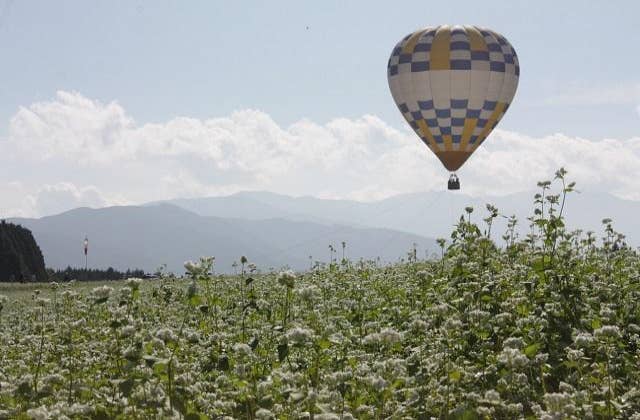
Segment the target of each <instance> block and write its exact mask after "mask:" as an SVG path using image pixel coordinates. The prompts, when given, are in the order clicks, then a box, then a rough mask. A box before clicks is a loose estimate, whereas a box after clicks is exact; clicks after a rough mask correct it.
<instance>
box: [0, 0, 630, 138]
mask: <svg viewBox="0 0 640 420" xmlns="http://www.w3.org/2000/svg"><path fill="white" fill-rule="evenodd" d="M0 4H1V6H0V13H2V15H1V17H0V19H1V20H0V51H2V52H3V54H2V55H3V65H2V69H1V70H0V72H1V73H0V74H2V79H3V80H4V83H2V86H1V87H0V95H1V96H0V97H1V98H2V100H1V101H0V121H5V122H6V121H8V119H9V118H10V117H11V116H12V115H13V114H14V113H15V112H16V110H17V108H18V107H19V106H24V105H28V104H31V103H33V102H35V101H41V100H47V99H50V98H52V97H53V96H54V95H55V92H56V91H57V90H65V91H76V92H80V93H82V94H83V95H85V96H86V97H89V98H92V99H96V100H99V101H101V102H110V101H112V100H117V101H118V102H119V103H120V104H121V105H122V106H123V107H125V108H126V109H127V111H128V113H129V114H130V115H131V116H132V117H133V118H134V119H135V120H136V122H138V123H145V122H154V121H165V120H167V119H169V118H172V117H175V116H191V117H196V118H208V117H214V116H224V115H228V114H230V113H231V112H232V111H234V110H240V109H245V108H253V109H259V110H262V111H264V112H267V113H268V114H270V115H271V116H272V117H273V118H274V120H275V121H276V122H278V123H279V124H283V125H288V124H290V123H292V122H294V121H297V120H299V119H301V118H309V119H311V120H313V121H317V122H320V123H322V122H326V121H328V120H330V119H331V118H336V117H347V118H355V117H359V116H361V115H363V114H373V115H376V116H379V117H380V118H382V119H383V120H384V121H387V122H388V123H389V124H391V125H393V126H396V127H400V126H402V124H404V121H403V120H401V117H400V115H399V114H398V112H397V110H396V108H395V107H394V105H393V102H392V100H391V98H390V95H389V92H388V89H387V84H386V73H385V71H386V68H385V67H386V60H387V58H388V55H389V53H390V51H391V49H392V47H393V45H394V44H395V42H396V41H397V40H398V39H399V38H400V37H402V36H403V35H404V34H406V33H408V32H410V31H412V30H414V29H416V28H419V27H423V26H429V25H436V24H440V23H469V24H478V25H483V26H487V27H490V28H492V29H494V30H496V31H498V32H500V33H502V34H503V35H505V36H506V37H507V38H508V39H509V40H510V41H511V43H512V44H513V45H514V47H515V48H516V51H517V52H518V54H519V57H520V62H521V66H522V75H521V79H520V86H519V90H518V93H517V96H516V99H515V100H514V104H513V107H512V108H511V110H510V112H509V113H508V115H507V116H506V117H505V119H504V120H503V122H502V123H501V127H502V128H504V129H510V130H517V131H519V132H523V133H526V134H528V135H535V136H539V135H546V134H551V133H556V132H561V133H564V134H567V135H574V136H582V137H587V138H591V139H598V138H602V137H615V138H626V137H631V136H633V135H637V134H638V129H639V128H640V115H639V114H638V110H637V109H636V108H637V106H638V105H640V97H639V96H640V92H639V91H638V90H640V88H639V87H638V85H639V84H640V77H638V69H639V68H640V54H638V53H637V46H638V45H639V44H640V33H639V32H638V30H637V16H640V3H638V2H635V1H624V2H622V1H621V2H616V3H615V7H613V6H612V5H611V4H610V3H609V2H586V1H563V2H560V1H536V2H530V1H509V2H507V1H482V2H478V1H468V2H463V1H457V2H425V1H409V2H402V3H398V4H397V5H394V6H391V4H390V2H382V1H380V2H372V1H317V2H311V1H278V2H267V1H255V2H248V1H246V2H245V1H238V2H213V1H201V2H195V1H194V2H178V1H154V2H144V1H119V2H85V1H56V2H46V1H37V2H34V1H7V0H4V2H1V3H0ZM307 26H308V27H309V29H308V30H307V29H306V28H307ZM2 128H3V131H4V132H6V123H5V124H2Z"/></svg>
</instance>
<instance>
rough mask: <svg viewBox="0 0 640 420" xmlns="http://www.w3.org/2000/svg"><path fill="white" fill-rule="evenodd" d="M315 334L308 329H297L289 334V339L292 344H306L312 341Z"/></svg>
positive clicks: (291, 330) (293, 329)
mask: <svg viewBox="0 0 640 420" xmlns="http://www.w3.org/2000/svg"><path fill="white" fill-rule="evenodd" d="M312 337H313V332H312V331H311V330H308V329H306V328H300V327H295V328H292V329H290V330H289V331H288V332H287V339H288V340H289V341H290V342H291V343H292V344H304V343H306V342H307V341H309V340H311V338H312Z"/></svg>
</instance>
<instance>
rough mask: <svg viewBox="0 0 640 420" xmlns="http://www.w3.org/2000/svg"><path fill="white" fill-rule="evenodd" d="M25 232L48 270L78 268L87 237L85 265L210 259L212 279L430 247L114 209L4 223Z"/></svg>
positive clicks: (340, 229) (370, 233) (182, 213)
mask: <svg viewBox="0 0 640 420" xmlns="http://www.w3.org/2000/svg"><path fill="white" fill-rule="evenodd" d="M11 221H12V222H14V223H19V224H21V225H23V226H25V227H27V228H28V229H30V230H31V231H32V232H33V235H34V237H35V238H36V241H37V242H38V244H39V246H40V248H41V249H42V251H43V254H44V257H45V261H46V264H47V266H48V267H53V268H63V267H66V266H67V265H72V266H84V255H83V253H82V240H83V239H84V237H85V235H87V236H88V237H89V266H90V267H108V266H112V267H114V268H116V269H125V268H129V267H131V268H133V267H139V268H143V269H145V270H148V271H152V270H155V269H156V268H158V267H160V266H161V265H162V264H167V266H168V269H169V270H170V271H174V272H177V273H181V272H182V271H183V268H182V266H183V263H184V261H186V260H189V259H195V258H198V257H199V256H202V255H213V256H215V257H216V267H217V268H216V270H217V271H218V272H230V271H232V268H231V264H232V262H233V261H237V260H238V259H239V257H240V256H241V255H246V256H247V257H248V258H249V260H250V261H252V262H254V263H256V264H257V265H258V266H259V267H260V268H263V269H267V268H269V267H275V268H279V267H282V266H284V265H289V266H291V267H293V268H298V269H303V268H307V267H309V264H310V260H309V256H313V259H314V260H320V261H325V262H326V261H328V259H329V249H328V245H329V244H333V246H334V247H335V248H337V251H338V252H337V254H338V257H340V256H341V253H342V248H341V245H340V244H341V241H345V242H346V244H347V246H346V254H347V256H348V257H349V258H351V259H358V258H360V257H363V258H375V257H378V256H379V257H381V259H382V260H383V261H393V260H396V259H398V258H399V257H404V256H406V253H407V252H408V250H409V249H410V247H411V246H412V243H416V244H417V245H418V249H419V252H420V255H421V256H422V255H424V252H425V250H427V249H429V250H435V245H434V240H433V239H429V238H425V237H421V236H418V235H414V234H409V233H404V232H398V231H394V230H389V229H379V228H354V227H349V226H340V225H329V224H320V223H313V222H302V221H291V220H285V219H281V218H280V219H276V218H271V219H265V220H243V219H239V218H228V217H226V218H222V217H212V216H201V215H198V214H196V213H193V212H191V211H188V210H185V209H182V208H180V207H177V206H174V205H169V204H159V205H153V206H142V207H136V206H122V207H108V208H103V209H88V208H79V209H75V210H71V211H68V212H65V213H62V214H59V215H55V216H47V217H43V218H40V219H11Z"/></svg>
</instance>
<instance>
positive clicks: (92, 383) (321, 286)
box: [0, 172, 640, 419]
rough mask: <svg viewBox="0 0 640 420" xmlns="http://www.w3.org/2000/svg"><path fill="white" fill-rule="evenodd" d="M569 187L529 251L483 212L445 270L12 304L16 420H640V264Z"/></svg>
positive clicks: (196, 280)
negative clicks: (571, 201)
mask: <svg viewBox="0 0 640 420" xmlns="http://www.w3.org/2000/svg"><path fill="white" fill-rule="evenodd" d="M558 175H559V179H560V181H562V191H561V193H560V194H558V195H552V194H550V193H549V188H550V187H549V184H548V183H541V184H540V186H541V189H542V192H541V194H539V195H537V196H536V199H535V209H534V216H533V217H532V218H531V220H530V222H531V224H532V230H531V232H532V233H531V234H529V235H528V236H526V237H522V238H519V237H518V236H517V235H516V233H515V232H516V230H515V223H516V221H515V220H513V219H512V220H511V222H510V225H509V226H510V227H509V230H508V231H507V232H506V233H505V234H504V237H503V238H500V237H499V235H500V234H501V233H500V234H499V235H498V238H493V240H492V238H491V237H490V235H491V229H490V227H491V224H492V221H493V220H494V219H495V218H496V217H498V211H497V210H496V209H495V208H493V207H491V206H488V215H487V217H486V219H485V222H484V224H483V225H482V226H477V225H476V224H474V223H472V222H471V218H470V215H471V213H472V212H473V209H471V208H468V209H467V213H468V215H465V216H464V217H462V218H461V219H460V221H459V223H458V224H457V226H456V228H455V230H454V232H453V233H452V235H451V238H450V239H448V240H447V241H444V240H441V241H440V244H441V246H442V258H434V259H433V260H429V261H417V260H416V259H415V256H411V255H410V256H409V258H408V259H405V260H404V261H401V262H398V263H397V264H394V265H391V266H378V265H376V263H375V262H365V261H359V262H349V261H342V262H339V263H334V264H331V265H328V266H318V267H316V268H315V269H313V270H311V271H309V272H305V273H293V272H288V271H284V272H274V273H259V272H258V271H257V270H256V268H255V266H252V265H250V263H249V262H248V261H246V259H243V260H242V261H243V262H242V266H241V267H240V268H242V274H239V275H235V276H218V275H209V274H208V273H209V271H210V270H211V269H212V266H213V267H215V265H214V260H213V259H211V258H203V259H202V260H200V261H198V262H192V263H188V264H187V265H186V267H187V269H188V270H189V273H190V276H188V278H186V279H179V278H173V277H170V276H165V277H163V278H161V279H159V280H153V281H147V280H145V281H141V280H139V279H129V280H127V281H124V282H114V283H107V284H104V285H101V286H96V285H95V284H92V285H86V284H83V285H81V284H79V283H77V284H60V285H58V284H51V285H44V284H43V285H39V286H29V287H26V286H25V287H21V286H18V285H16V286H4V288H2V289H0V294H2V295H3V296H2V297H0V418H34V419H48V418H79V419H83V418H98V419H99V418H104V419H107V418H122V419H125V418H126V419H148V418H186V419H204V418H247V419H271V418H283V419H352V418H364V419H383V418H393V419H413V418H458V419H475V418H487V419H488V418H543V419H564V418H576V419H584V418H640V415H639V414H638V412H640V370H639V369H638V366H639V363H640V360H639V358H638V356H639V351H638V347H639V344H640V299H639V297H640V280H639V279H640V258H639V256H638V253H637V251H636V250H634V249H632V248H630V247H628V246H627V245H626V244H625V242H624V237H623V236H622V235H620V234H617V233H616V232H615V231H614V230H613V227H612V222H611V221H609V220H604V227H603V234H602V235H598V237H597V238H596V235H594V234H592V233H582V232H579V231H577V232H568V231H567V230H565V228H564V222H563V216H562V214H561V208H562V204H563V202H564V198H565V195H566V193H568V192H570V191H571V189H572V185H565V184H564V178H563V175H564V174H563V173H562V172H561V173H559V174H558ZM476 211H477V210H476ZM494 236H495V233H494ZM494 242H495V243H498V242H500V247H497V246H496V245H494ZM36 288H37V289H38V290H36Z"/></svg>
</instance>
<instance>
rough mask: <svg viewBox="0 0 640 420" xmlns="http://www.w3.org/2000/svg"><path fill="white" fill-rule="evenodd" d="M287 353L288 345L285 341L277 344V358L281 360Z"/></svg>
mask: <svg viewBox="0 0 640 420" xmlns="http://www.w3.org/2000/svg"><path fill="white" fill-rule="evenodd" d="M288 355H289V345H288V344H287V343H282V344H278V360H279V361H280V362H283V361H284V359H286V358H287V356H288Z"/></svg>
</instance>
